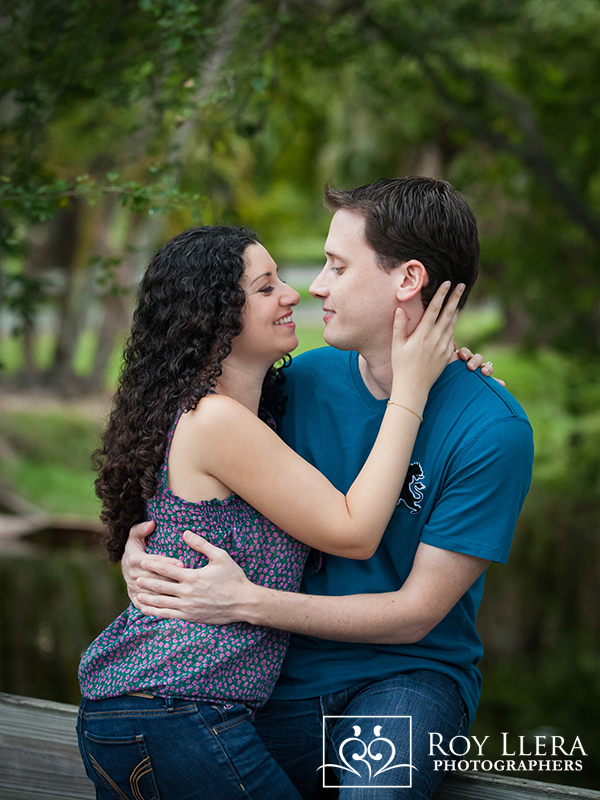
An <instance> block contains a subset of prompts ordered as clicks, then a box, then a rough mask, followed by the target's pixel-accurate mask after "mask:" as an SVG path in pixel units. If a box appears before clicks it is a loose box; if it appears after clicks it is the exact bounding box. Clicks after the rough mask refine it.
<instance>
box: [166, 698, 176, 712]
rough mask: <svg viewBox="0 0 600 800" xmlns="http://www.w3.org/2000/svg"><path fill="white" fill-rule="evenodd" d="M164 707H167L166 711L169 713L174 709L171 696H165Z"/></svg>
mask: <svg viewBox="0 0 600 800" xmlns="http://www.w3.org/2000/svg"><path fill="white" fill-rule="evenodd" d="M165 707H166V709H167V713H169V712H170V711H175V706H174V705H173V698H172V697H165Z"/></svg>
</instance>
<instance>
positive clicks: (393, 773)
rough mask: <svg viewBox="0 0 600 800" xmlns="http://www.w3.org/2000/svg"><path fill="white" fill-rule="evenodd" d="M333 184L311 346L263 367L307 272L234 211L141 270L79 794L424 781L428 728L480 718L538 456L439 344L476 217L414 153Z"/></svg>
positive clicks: (315, 790) (385, 787) (467, 278)
mask: <svg viewBox="0 0 600 800" xmlns="http://www.w3.org/2000/svg"><path fill="white" fill-rule="evenodd" d="M325 199H326V202H327V204H328V206H329V207H330V209H331V210H332V211H333V212H334V215H333V219H332V222H331V227H330V231H329V235H328V237H327V241H326V244H325V255H326V264H325V267H324V268H323V270H322V272H321V273H320V275H319V276H318V277H317V278H316V279H315V281H314V282H313V284H312V286H311V289H310V291H311V293H312V294H313V295H314V296H315V297H317V298H319V299H321V300H322V303H323V310H324V320H325V333H324V339H325V342H326V344H328V345H330V346H329V347H326V348H323V349H319V350H315V351H312V352H309V353H305V354H303V355H301V356H299V357H298V358H296V359H294V361H293V363H292V364H291V365H289V366H286V367H285V368H283V369H276V368H275V367H274V366H273V365H274V364H276V363H278V362H281V359H282V358H283V359H284V360H285V357H286V354H288V353H290V352H291V351H293V349H294V348H295V347H296V345H297V339H296V335H295V329H294V322H293V308H294V306H295V305H296V304H297V302H298V300H299V296H298V294H297V292H295V291H294V290H293V289H292V288H291V287H289V286H288V285H287V284H285V283H283V282H282V281H281V280H280V279H279V277H278V274H277V266H276V264H275V263H274V261H273V260H272V258H271V257H270V255H269V254H268V252H267V251H266V250H265V249H264V247H263V246H262V245H261V244H259V243H258V241H257V239H256V237H255V236H254V235H253V234H252V233H251V232H249V231H247V230H245V229H239V228H226V227H219V226H214V227H204V228H196V229H191V230H189V231H186V232H184V233H183V234H180V235H179V236H177V237H175V238H174V239H172V240H171V241H170V242H168V243H167V244H166V245H164V247H163V248H162V249H161V250H160V251H159V253H158V254H157V255H156V256H155V257H154V259H153V260H152V262H151V263H150V265H149V267H148V270H147V272H146V274H145V276H144V279H143V281H142V284H141V287H140V293H139V298H138V307H137V309H136V312H135V315H134V320H133V326H132V333H131V337H130V340H129V342H128V346H127V349H126V352H125V362H124V363H125V366H124V369H123V373H122V376H121V382H120V385H119V389H118V391H117V394H116V396H115V402H114V409H113V411H112V414H111V418H110V421H109V424H108V427H107V430H106V432H105V434H104V438H103V448H102V450H101V452H100V456H99V458H100V462H101V465H100V473H99V478H98V481H97V491H98V493H99V495H100V497H101V498H102V501H103V519H104V522H105V523H106V525H107V527H108V530H109V541H108V547H109V552H110V554H111V558H112V559H113V560H119V559H121V558H122V559H123V571H124V575H125V578H126V581H127V584H128V590H129V594H130V597H131V598H132V604H131V605H130V606H129V608H128V609H127V610H126V611H124V612H123V614H121V615H120V616H119V617H118V618H117V619H116V620H115V621H114V622H113V623H111V625H110V626H109V627H108V628H107V629H106V630H105V631H104V632H103V633H102V634H101V635H100V636H99V637H98V639H96V641H95V642H93V643H92V645H91V646H90V648H89V649H88V650H87V651H86V653H85V654H84V656H83V658H82V663H81V667H80V682H81V687H82V694H83V700H82V704H81V709H80V715H79V723H78V733H79V740H80V748H81V751H82V756H83V759H84V763H85V765H86V769H87V771H88V774H89V776H90V778H91V779H92V780H93V781H94V782H95V783H96V786H97V796H98V797H99V798H113V797H118V798H136V800H140V798H144V800H150V798H162V800H169V799H170V798H172V799H173V800H175V798H177V800H192V798H194V799H196V798H198V799H199V798H203V799H204V798H206V799H207V800H213V799H214V800H220V799H221V798H222V799H223V800H228V798H253V800H276V799H281V800H283V799H284V798H286V799H287V798H289V800H297V799H298V798H304V800H311V799H312V798H327V797H336V796H338V793H339V795H340V796H341V797H346V796H348V797H349V798H352V799H353V800H354V799H356V800H359V798H363V797H364V798H367V797H368V798H370V797H376V798H377V800H385V799H386V798H404V799H405V800H409V799H410V800H412V799H413V798H430V797H433V795H434V793H435V791H436V788H437V786H438V785H439V783H440V781H441V780H442V778H443V776H444V773H443V772H440V771H436V770H435V768H434V758H435V756H434V754H432V753H431V745H430V734H432V733H435V734H436V741H438V742H439V741H444V742H446V743H448V742H449V741H450V740H451V739H452V738H453V737H454V736H457V735H465V734H467V732H468V729H469V725H470V724H471V722H472V721H473V718H474V715H475V711H476V708H477V703H478V698H479V694H480V687H481V676H480V673H479V671H478V669H477V663H478V661H479V660H480V658H481V655H482V645H481V641H480V639H479V636H478V634H477V631H476V629H475V618H476V614H477V609H478V606H479V603H480V600H481V595H482V591H483V582H484V574H485V570H486V569H487V567H488V565H489V564H490V562H492V561H497V562H505V561H506V560H507V557H508V552H509V548H510V543H511V538H512V534H513V531H514V527H515V523H516V520H517V517H518V514H519V512H520V509H521V506H522V504H523V501H524V499H525V495H526V493H527V490H528V487H529V483H530V479H531V468H532V459H533V446H532V435H531V428H530V426H529V423H528V421H527V418H526V416H525V414H524V412H523V410H522V409H521V408H520V406H519V405H518V403H517V402H516V401H515V400H514V398H512V397H511V395H510V394H509V393H508V392H507V391H506V390H505V389H504V388H503V386H501V385H500V383H499V382H497V381H495V380H493V379H491V378H490V377H489V373H490V368H489V367H487V368H486V367H485V366H484V369H483V370H480V369H478V368H477V367H479V366H480V365H481V362H482V359H481V357H480V356H475V357H471V354H470V353H469V352H468V351H459V352H458V353H456V352H455V346H454V326H455V323H456V316H457V312H458V309H459V308H460V307H462V305H463V304H464V302H465V300H466V297H467V295H468V293H469V290H470V289H471V287H472V285H473V283H474V281H475V279H476V276H477V265H478V257H479V243H478V237H477V228H476V223H475V219H474V217H473V215H472V213H471V211H470V209H469V208H468V206H467V204H466V202H465V201H464V199H463V198H462V197H461V196H460V195H459V194H458V193H457V192H455V191H454V189H453V188H452V187H451V186H450V185H449V184H448V183H446V182H444V181H436V180H433V179H429V178H403V179H397V180H383V181H378V182H376V183H374V184H371V185H368V186H363V187H360V188H358V189H355V190H352V191H348V192H346V191H340V190H334V189H331V188H329V189H327V190H326V198H325ZM465 361H467V363H466V364H465V363H464V362H465ZM484 372H487V373H488V376H486V375H484V374H483V373H484ZM142 520H150V521H151V522H149V523H148V522H146V523H142V522H141V521H142ZM146 537H147V538H146ZM290 634H291V636H290ZM440 737H441V739H440ZM386 748H387V749H386ZM392 749H393V758H390V753H391V751H392ZM324 764H330V765H331V766H330V767H329V771H327V772H325V773H324V770H323V765H324ZM382 764H383V765H384V766H385V769H381V765H382ZM332 783H333V784H335V783H339V787H340V788H339V789H329V788H324V786H329V785H331V784H332ZM360 787H362V788H360ZM375 789H376V790H377V793H376V794H373V791H374V790H375Z"/></svg>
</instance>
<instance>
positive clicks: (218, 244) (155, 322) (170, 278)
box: [93, 226, 290, 562]
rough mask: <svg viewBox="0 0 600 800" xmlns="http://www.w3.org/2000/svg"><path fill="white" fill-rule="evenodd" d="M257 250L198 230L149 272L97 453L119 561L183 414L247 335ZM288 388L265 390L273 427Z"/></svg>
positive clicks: (264, 411) (270, 385)
mask: <svg viewBox="0 0 600 800" xmlns="http://www.w3.org/2000/svg"><path fill="white" fill-rule="evenodd" d="M257 242H258V239H257V238H256V236H255V235H254V233H252V231H249V230H247V229H245V228H233V227H224V226H205V227H201V228H191V229H189V230H187V231H184V232H183V233H181V234H179V235H178V236H175V238H173V239H171V240H170V241H169V242H167V243H166V244H165V245H164V246H163V247H162V248H161V249H160V250H159V251H158V253H157V254H156V255H155V256H154V258H153V259H152V261H151V262H150V265H149V266H148V269H147V270H146V273H145V275H144V277H143V280H142V282H141V284H140V288H139V293H138V303H137V308H136V310H135V313H134V315H133V323H132V328H131V335H130V337H129V340H128V342H127V344H126V347H125V352H124V358H123V361H124V366H123V370H122V373H121V376H120V380H119V385H118V389H117V392H116V394H115V397H114V402H113V410H112V412H111V415H110V418H109V422H108V425H107V427H106V430H105V431H104V434H103V436H102V446H101V447H100V448H99V449H98V450H96V451H95V453H94V454H93V461H94V466H95V468H96V470H97V471H98V473H99V474H98V478H97V480H96V483H95V486H96V494H97V495H98V497H99V498H100V499H101V500H102V513H101V517H100V518H101V520H102V522H103V523H104V524H105V526H106V528H107V531H108V536H107V541H106V547H107V550H108V553H109V557H110V560H111V561H113V562H116V561H119V560H120V558H121V556H122V555H123V550H124V548H125V543H126V541H127V536H128V534H129V530H130V528H131V526H132V525H134V524H135V523H137V522H141V521H142V520H144V519H145V518H146V517H145V513H146V512H145V509H146V504H145V501H146V500H149V499H150V498H151V497H152V496H153V495H154V493H155V492H156V488H157V473H158V470H159V468H160V466H161V464H162V461H163V459H164V455H165V449H166V445H167V439H168V434H169V431H170V429H171V427H172V425H173V422H174V420H175V416H176V414H177V412H178V411H179V409H181V408H183V409H185V410H186V411H188V410H191V409H194V408H195V407H196V406H197V404H198V402H199V401H200V400H201V398H202V397H204V396H205V395H206V394H207V392H208V391H209V390H210V389H211V388H212V387H213V386H214V385H215V383H216V380H217V378H218V377H219V375H220V374H221V369H222V368H221V365H222V362H223V360H224V359H225V358H226V357H227V356H228V355H229V353H230V352H231V343H232V341H233V339H234V338H235V337H236V336H237V335H238V334H239V333H241V331H242V311H243V308H244V304H245V302H246V293H245V292H244V290H243V289H242V287H241V286H240V282H241V280H242V276H243V274H244V267H245V264H244V252H245V250H246V248H247V247H248V246H249V245H251V244H255V243H257ZM289 360H290V359H289V356H286V358H285V359H284V365H286V364H287V363H289ZM281 382H282V376H280V374H279V369H278V368H276V367H272V368H271V369H270V370H269V372H268V373H267V376H266V378H265V383H264V385H263V397H262V400H261V410H260V412H259V415H260V416H261V417H262V418H263V419H265V418H267V417H268V416H269V415H270V414H271V413H281V411H282V405H283V403H284V402H285V398H284V395H283V392H282V389H281Z"/></svg>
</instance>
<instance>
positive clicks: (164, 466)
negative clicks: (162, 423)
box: [158, 408, 184, 488]
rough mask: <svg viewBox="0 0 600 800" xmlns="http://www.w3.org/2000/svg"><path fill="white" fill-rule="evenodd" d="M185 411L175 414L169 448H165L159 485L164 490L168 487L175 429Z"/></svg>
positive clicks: (181, 409) (169, 435)
mask: <svg viewBox="0 0 600 800" xmlns="http://www.w3.org/2000/svg"><path fill="white" fill-rule="evenodd" d="M183 411H184V409H183V408H180V409H179V411H178V412H177V413H176V414H175V419H174V421H173V424H172V425H171V428H170V429H169V434H168V436H167V446H166V447H165V455H164V458H163V462H162V465H161V467H160V470H159V473H158V484H159V486H161V487H163V488H164V487H165V486H166V485H167V460H168V458H169V451H170V450H171V442H172V441H173V434H174V433H175V428H176V427H177V423H178V422H179V420H180V419H181V415H182V414H183Z"/></svg>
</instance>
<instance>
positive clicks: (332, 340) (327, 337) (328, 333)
mask: <svg viewBox="0 0 600 800" xmlns="http://www.w3.org/2000/svg"><path fill="white" fill-rule="evenodd" d="M323 341H324V342H325V344H328V345H329V347H335V349H336V350H354V349H355V348H354V347H352V345H351V344H350V342H347V341H345V340H344V339H343V338H342V337H341V336H336V335H335V333H334V332H333V331H332V330H330V329H329V328H325V330H324V331H323Z"/></svg>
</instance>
